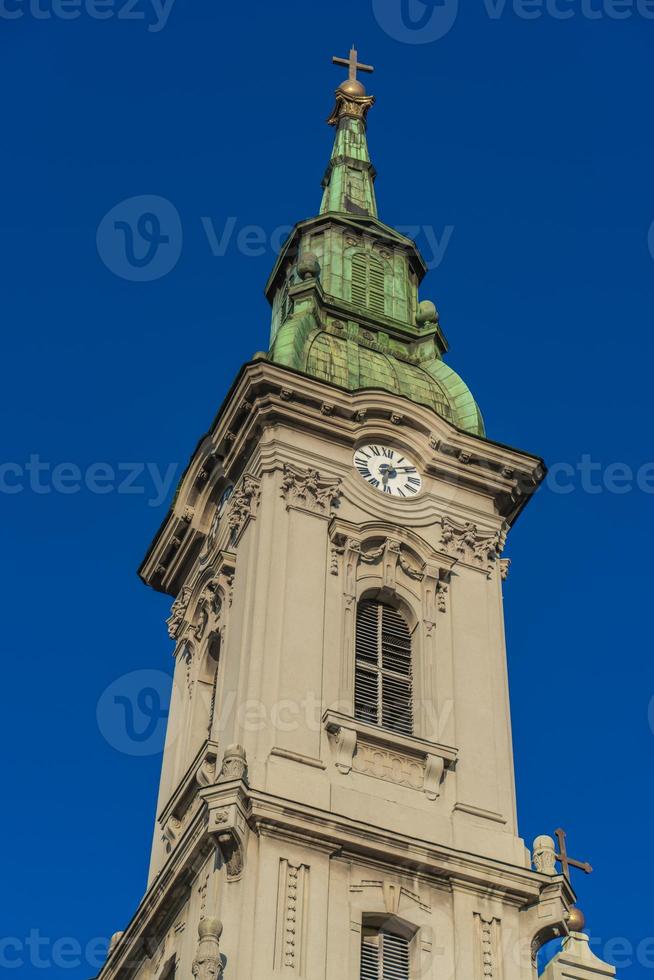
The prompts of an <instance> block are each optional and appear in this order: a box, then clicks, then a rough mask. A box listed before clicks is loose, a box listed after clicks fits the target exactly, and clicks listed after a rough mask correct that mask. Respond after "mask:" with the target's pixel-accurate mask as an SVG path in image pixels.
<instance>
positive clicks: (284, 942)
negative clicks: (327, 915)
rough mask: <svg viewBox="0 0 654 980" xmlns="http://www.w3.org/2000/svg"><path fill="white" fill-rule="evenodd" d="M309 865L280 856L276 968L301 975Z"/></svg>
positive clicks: (304, 944)
mask: <svg viewBox="0 0 654 980" xmlns="http://www.w3.org/2000/svg"><path fill="white" fill-rule="evenodd" d="M308 886H309V868H308V867H307V866H306V865H296V864H291V862H290V861H288V860H286V859H282V860H281V861H280V864H279V883H278V888H277V891H278V895H279V898H278V905H277V937H276V943H275V947H276V953H275V967H276V969H277V970H283V971H285V972H286V971H289V975H290V971H291V970H294V971H298V972H299V975H300V976H303V975H304V969H303V964H304V959H305V946H306V942H307V938H308V937H307V903H308V898H309V895H308V892H309V887H308Z"/></svg>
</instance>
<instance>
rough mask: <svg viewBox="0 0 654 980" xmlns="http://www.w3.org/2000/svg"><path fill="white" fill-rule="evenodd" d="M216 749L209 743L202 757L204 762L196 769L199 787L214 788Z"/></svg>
mask: <svg viewBox="0 0 654 980" xmlns="http://www.w3.org/2000/svg"><path fill="white" fill-rule="evenodd" d="M216 759H217V757H216V749H215V745H214V743H208V745H207V747H206V749H205V750H204V753H203V755H202V761H201V762H200V765H199V766H198V768H197V769H196V772H195V781H196V783H197V784H198V786H200V787H202V788H204V787H205V786H213V784H214V783H215V782H216V768H217V766H216Z"/></svg>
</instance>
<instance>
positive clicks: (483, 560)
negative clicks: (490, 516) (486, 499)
mask: <svg viewBox="0 0 654 980" xmlns="http://www.w3.org/2000/svg"><path fill="white" fill-rule="evenodd" d="M507 533H508V526H507V525H504V526H503V527H502V529H501V530H500V531H495V532H493V531H491V532H483V531H480V530H479V528H478V527H477V525H476V524H473V523H472V522H471V521H466V523H465V524H458V523H456V522H455V521H453V520H451V519H450V518H449V517H444V518H443V520H442V531H441V547H442V549H443V551H444V552H445V553H446V554H448V555H452V556H453V557H455V558H457V559H458V560H459V561H463V562H466V563H467V564H469V565H474V566H476V567H478V568H481V569H482V570H483V571H485V572H487V573H488V574H490V572H491V571H492V570H493V567H494V566H495V565H496V563H497V562H498V561H499V558H500V555H501V554H502V551H503V550H504V545H505V544H506V536H507Z"/></svg>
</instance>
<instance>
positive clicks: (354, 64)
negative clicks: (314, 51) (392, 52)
mask: <svg viewBox="0 0 654 980" xmlns="http://www.w3.org/2000/svg"><path fill="white" fill-rule="evenodd" d="M332 61H333V63H334V64H335V65H343V67H344V68H348V69H349V78H350V81H351V82H356V81H357V71H367V72H373V71H374V70H375V69H374V68H373V66H372V65H362V64H360V63H359V52H358V51H357V49H356V48H355V47H354V45H352V49H351V51H350V57H349V58H336V57H334V58H332Z"/></svg>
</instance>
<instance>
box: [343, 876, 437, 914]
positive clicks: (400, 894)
mask: <svg viewBox="0 0 654 980" xmlns="http://www.w3.org/2000/svg"><path fill="white" fill-rule="evenodd" d="M372 888H375V889H380V890H381V892H382V897H383V902H384V908H385V910H386V912H388V914H389V915H398V914H399V911H400V907H401V905H402V899H405V898H406V899H408V900H409V901H410V902H411V903H412V904H414V905H417V906H418V908H419V909H420V910H421V911H422V912H424V913H426V914H427V915H430V914H431V905H429V904H428V903H427V902H424V901H423V900H422V898H421V897H420V895H418V894H417V893H416V892H412V891H411V890H410V889H409V888H406V887H405V886H404V885H398V884H395V882H390V881H362V882H360V883H359V884H357V885H350V893H351V894H353V895H356V894H359V895H360V894H363V893H364V892H366V891H368V890H369V889H372Z"/></svg>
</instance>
